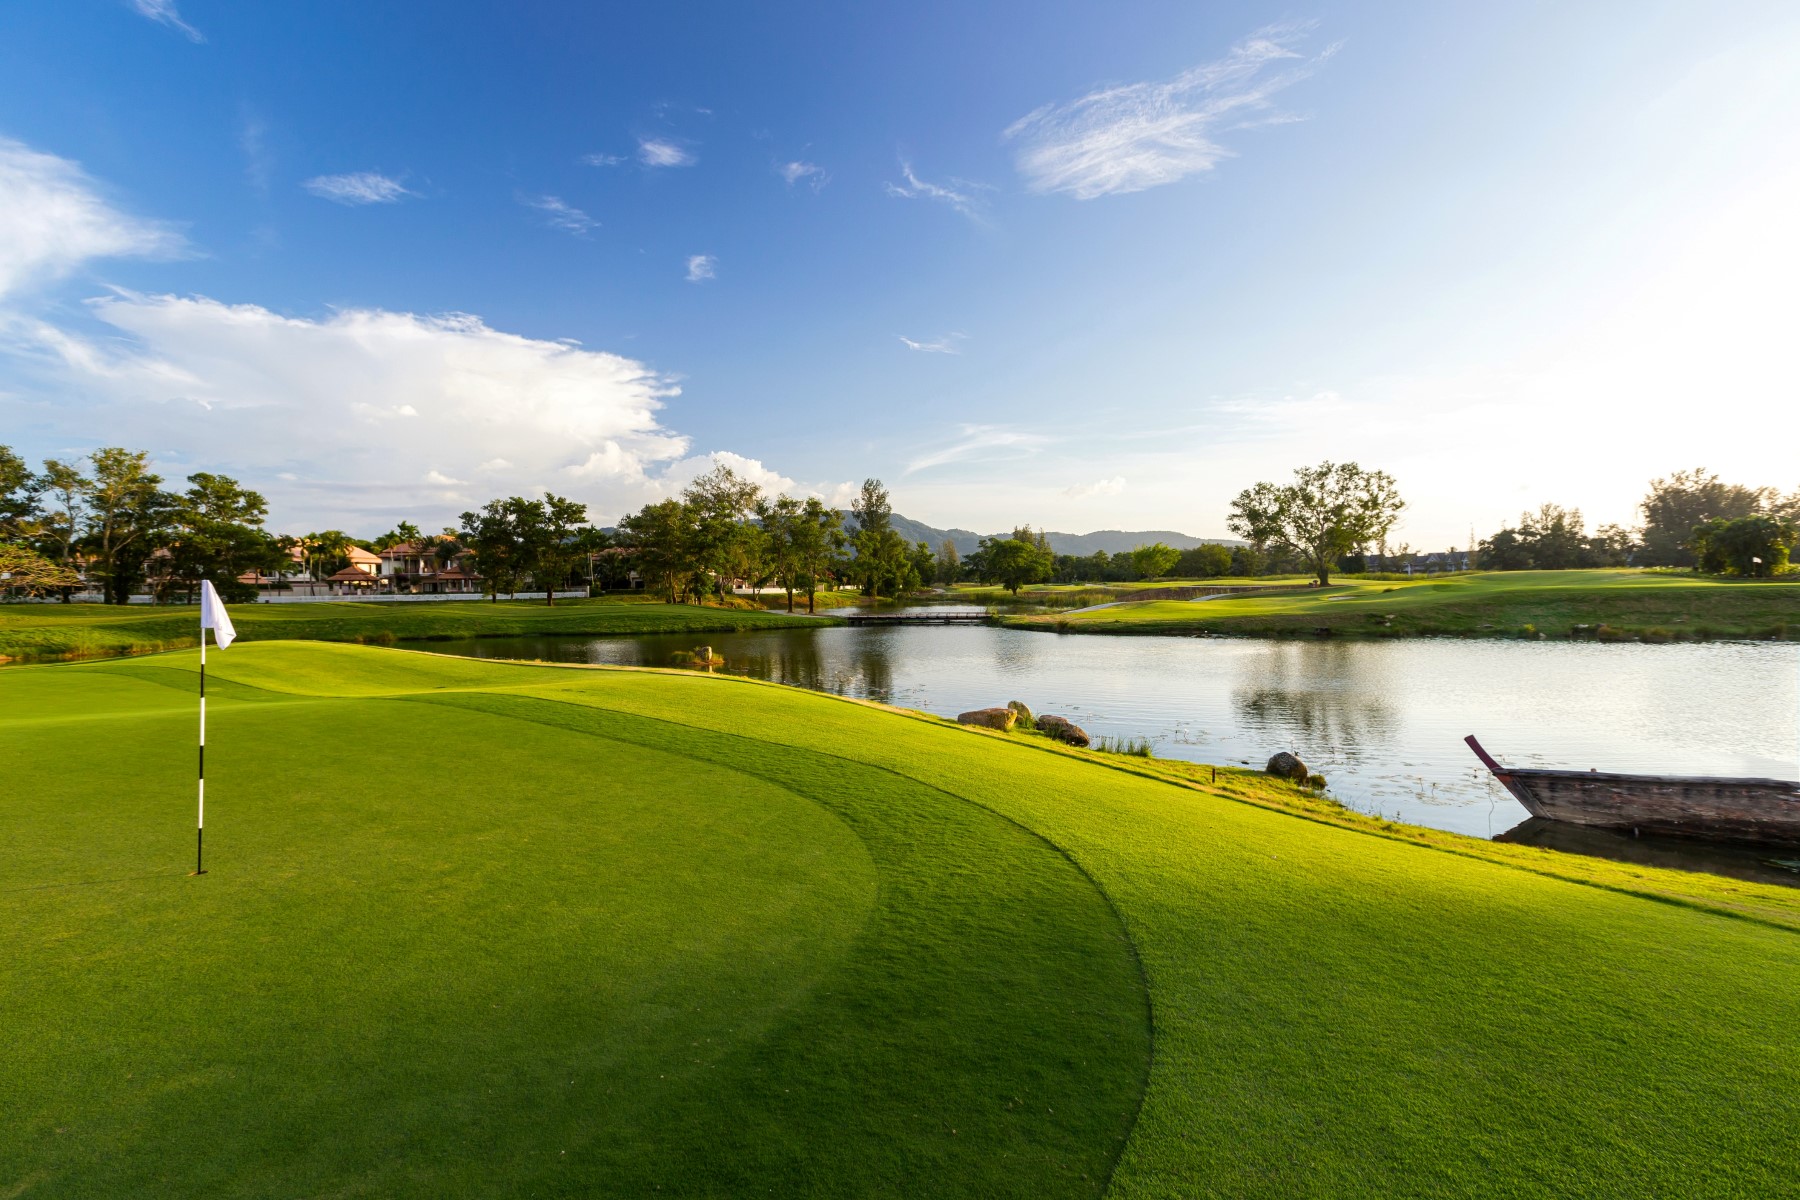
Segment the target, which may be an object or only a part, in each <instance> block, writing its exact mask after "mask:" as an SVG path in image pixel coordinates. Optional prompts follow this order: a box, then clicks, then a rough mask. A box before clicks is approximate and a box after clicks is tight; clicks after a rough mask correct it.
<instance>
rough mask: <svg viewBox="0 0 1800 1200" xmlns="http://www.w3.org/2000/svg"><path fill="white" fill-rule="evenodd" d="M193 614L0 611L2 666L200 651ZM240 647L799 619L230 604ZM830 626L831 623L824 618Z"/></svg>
mask: <svg viewBox="0 0 1800 1200" xmlns="http://www.w3.org/2000/svg"><path fill="white" fill-rule="evenodd" d="M198 613H199V609H198V608H195V607H193V606H191V605H180V606H166V607H165V606H160V605H157V606H152V605H135V604H134V605H117V606H112V605H104V604H8V605H0V661H5V660H6V659H18V660H21V661H26V662H30V661H42V660H49V659H65V658H94V657H100V656H105V655H114V654H142V653H145V652H148V651H154V650H171V649H179V648H182V647H186V646H197V645H199V625H200V619H199V616H198ZM231 619H232V622H233V624H234V625H235V626H236V627H237V632H238V636H239V637H241V638H243V639H244V640H246V641H268V640H294V639H298V640H303V641H325V642H372V643H376V644H383V645H385V644H391V643H393V642H395V641H406V640H411V639H429V640H433V641H441V640H446V639H451V638H469V637H520V636H532V635H536V634H578V635H595V636H598V635H603V634H631V633H727V632H731V631H735V630H742V629H766V628H771V627H780V626H785V625H789V624H792V623H794V622H797V621H800V620H804V619H805V618H800V617H789V616H787V615H786V614H784V613H767V612H763V611H761V610H760V609H754V608H748V607H744V608H713V607H701V606H699V605H689V604H659V603H656V602H655V601H652V600H647V599H644V598H640V597H636V596H632V597H611V596H609V597H602V598H599V599H594V600H562V601H558V602H557V603H556V604H554V605H547V604H545V603H544V602H543V599H542V597H540V598H538V599H537V600H536V601H531V600H523V599H521V600H502V601H500V602H499V603H490V602H488V601H486V600H480V601H476V600H467V601H440V602H430V601H427V602H406V601H397V602H389V603H379V602H372V601H353V602H345V603H342V604H332V603H318V604H243V605H233V606H232V607H231ZM826 620H827V621H828V622H829V618H826Z"/></svg>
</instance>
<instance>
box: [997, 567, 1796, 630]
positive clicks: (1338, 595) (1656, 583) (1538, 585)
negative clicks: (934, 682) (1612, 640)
mask: <svg viewBox="0 0 1800 1200" xmlns="http://www.w3.org/2000/svg"><path fill="white" fill-rule="evenodd" d="M1007 623H1008V624H1011V625H1018V626H1021V627H1030V628H1051V629H1056V630H1059V631H1061V632H1066V633H1149V634H1156V633H1164V634H1167V633H1176V634H1179V633H1198V632H1202V631H1204V632H1209V633H1223V634H1237V635H1253V636H1266V635H1271V634H1273V635H1281V634H1311V633H1314V632H1316V631H1317V630H1321V629H1328V630H1330V631H1331V632H1332V633H1334V634H1339V635H1350V636H1367V637H1416V636H1419V635H1422V634H1426V635H1430V634H1455V635H1462V636H1488V637H1518V636H1535V635H1536V634H1538V633H1543V634H1545V635H1546V636H1549V637H1569V636H1571V634H1572V632H1573V631H1574V629H1575V627H1576V626H1578V625H1579V626H1586V627H1588V630H1587V631H1586V632H1585V633H1584V634H1583V635H1582V636H1596V634H1595V633H1594V630H1595V628H1596V627H1598V626H1601V625H1604V626H1606V627H1607V628H1606V629H1605V630H1604V631H1600V632H1599V634H1598V636H1601V637H1633V638H1636V637H1649V638H1651V639H1653V640H1658V641H1670V640H1675V639H1680V638H1699V639H1705V638H1721V637H1775V638H1792V637H1800V579H1792V578H1790V579H1784V580H1779V581H1776V580H1753V579H1717V578H1707V577H1703V576H1695V575H1688V574H1676V573H1671V572H1657V571H1628V570H1616V571H1612V570H1609V571H1488V572H1478V573H1473V574H1468V575H1448V576H1444V577H1442V578H1438V579H1426V578H1420V579H1419V580H1418V581H1416V582H1413V581H1388V582H1377V581H1364V580H1359V579H1340V580H1337V581H1335V582H1334V583H1333V585H1332V586H1331V587H1328V588H1319V589H1313V590H1309V591H1304V592H1297V593H1296V592H1288V593H1278V594H1274V595H1267V596H1247V597H1244V598H1243V599H1221V600H1203V601H1199V602H1194V601H1184V600H1151V601H1143V602H1138V603H1128V604H1119V605H1113V606H1110V607H1106V608H1099V609H1093V610H1090V611H1087V612H1080V613H1072V614H1070V613H1052V614H1048V615H1032V616H1021V617H1013V618H1010V619H1009V620H1008V622H1007Z"/></svg>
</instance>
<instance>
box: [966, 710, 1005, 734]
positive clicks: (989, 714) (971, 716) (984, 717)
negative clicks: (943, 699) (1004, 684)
mask: <svg viewBox="0 0 1800 1200" xmlns="http://www.w3.org/2000/svg"><path fill="white" fill-rule="evenodd" d="M1018 719H1019V714H1018V713H1016V712H1014V711H1013V710H1012V709H1010V708H977V709H975V710H973V711H972V712H966V713H958V714H956V723H957V724H958V725H978V726H980V727H981V728H983V729H998V730H999V731H1000V732H1001V733H1010V732H1011V731H1012V727H1013V722H1014V721H1017V720H1018Z"/></svg>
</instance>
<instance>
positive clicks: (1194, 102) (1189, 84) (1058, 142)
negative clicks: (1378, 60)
mask: <svg viewBox="0 0 1800 1200" xmlns="http://www.w3.org/2000/svg"><path fill="white" fill-rule="evenodd" d="M1315 24H1316V23H1315V22H1312V21H1297V22H1290V23H1286V24H1281V25H1270V26H1268V27H1266V28H1264V29H1259V30H1258V31H1257V32H1255V33H1253V34H1251V35H1250V36H1249V37H1248V38H1246V39H1244V40H1243V41H1242V42H1239V43H1238V44H1237V45H1236V46H1234V47H1232V49H1231V53H1230V54H1227V55H1226V56H1225V57H1224V58H1221V59H1218V60H1216V61H1213V62H1209V63H1202V64H1201V65H1199V66H1197V67H1194V68H1192V69H1191V70H1187V71H1184V72H1182V73H1181V74H1180V75H1177V76H1176V77H1175V78H1174V79H1171V80H1168V81H1166V82H1159V83H1131V84H1124V85H1121V86H1118V87H1109V88H1103V89H1101V90H1099V91H1095V92H1090V93H1088V94H1087V95H1085V96H1083V97H1081V98H1080V99H1079V100H1074V101H1071V102H1070V103H1067V104H1047V105H1045V106H1044V107H1042V108H1040V109H1038V110H1037V111H1035V112H1032V113H1029V114H1027V115H1026V116H1024V117H1021V118H1020V119H1019V120H1017V121H1015V122H1013V124H1012V125H1011V126H1010V127H1009V128H1008V129H1007V130H1006V131H1005V134H1004V135H1003V136H1004V137H1006V138H1008V139H1012V140H1016V141H1017V142H1018V143H1019V150H1018V156H1017V159H1016V163H1017V166H1018V169H1019V173H1020V174H1021V175H1023V176H1024V177H1025V180H1026V182H1027V184H1028V185H1029V186H1030V188H1031V190H1032V191H1035V192H1062V193H1065V194H1067V195H1071V196H1074V197H1075V198H1076V199H1078V200H1092V199H1094V198H1095V197H1097V196H1108V195H1116V194H1121V193H1125V192H1141V191H1143V190H1144V189H1146V188H1153V187H1158V186H1160V185H1162V184H1165V183H1174V182H1175V181H1176V180H1179V179H1183V178H1185V177H1187V176H1189V175H1192V174H1194V173H1196V172H1200V171H1210V170H1212V169H1213V167H1214V166H1216V165H1217V164H1218V162H1219V160H1220V159H1222V158H1227V157H1230V155H1231V153H1232V152H1231V151H1230V150H1228V149H1226V148H1225V147H1224V146H1223V145H1221V144H1220V143H1219V142H1218V140H1217V136H1218V135H1219V134H1221V133H1224V132H1227V131H1230V130H1236V129H1248V128H1252V127H1255V126H1258V125H1271V124H1281V123H1283V122H1285V121H1291V120H1298V119H1299V118H1298V117H1295V116H1292V115H1290V114H1286V113H1281V112H1279V111H1277V110H1276V109H1275V108H1274V101H1273V97H1274V96H1275V94H1276V93H1277V92H1280V91H1281V90H1283V89H1284V88H1287V87H1291V86H1292V85H1294V84H1295V83H1298V82H1299V81H1300V80H1302V79H1305V78H1306V77H1307V76H1308V75H1310V74H1311V73H1312V71H1313V68H1314V67H1315V66H1317V65H1318V64H1319V63H1321V62H1323V61H1324V60H1325V59H1327V58H1329V57H1331V55H1332V54H1334V53H1335V52H1336V51H1337V49H1338V47H1337V45H1335V44H1334V45H1331V46H1328V47H1326V48H1325V49H1324V50H1323V51H1321V52H1320V53H1318V54H1316V55H1313V56H1311V57H1310V58H1309V57H1307V56H1306V55H1304V54H1302V53H1301V52H1300V51H1299V50H1298V49H1296V48H1295V47H1296V46H1297V45H1298V44H1299V43H1300V42H1301V41H1303V40H1304V39H1305V37H1306V36H1307V35H1308V34H1309V33H1311V32H1312V30H1313V28H1314V25H1315Z"/></svg>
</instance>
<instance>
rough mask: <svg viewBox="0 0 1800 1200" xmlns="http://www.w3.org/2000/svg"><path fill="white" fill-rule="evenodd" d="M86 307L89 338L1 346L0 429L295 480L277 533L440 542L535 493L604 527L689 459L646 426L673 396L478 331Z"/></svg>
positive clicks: (598, 358)
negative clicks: (102, 332) (335, 528)
mask: <svg viewBox="0 0 1800 1200" xmlns="http://www.w3.org/2000/svg"><path fill="white" fill-rule="evenodd" d="M90 307H91V309H92V312H93V315H94V317H95V318H97V319H98V320H99V321H100V322H101V323H103V325H104V326H105V327H106V336H105V337H103V338H91V339H90V338H85V337H80V336H76V335H74V334H71V333H68V332H66V331H62V330H58V329H55V328H53V327H50V326H46V325H42V324H36V325H34V324H31V323H28V322H19V321H15V322H13V323H11V324H10V325H8V326H6V327H4V329H0V354H3V355H7V356H9V357H10V359H11V362H12V364H13V365H14V368H15V369H12V370H9V371H8V372H7V376H8V382H9V391H10V392H11V393H12V394H11V396H10V397H0V414H4V415H0V423H3V424H8V425H10V424H12V423H13V422H14V421H15V420H16V419H18V418H19V417H20V415H21V414H23V413H26V412H29V413H30V414H31V417H32V420H33V423H34V425H35V426H36V427H37V428H38V429H39V430H40V431H41V436H43V437H44V438H45V439H46V440H49V441H50V444H56V445H83V444H89V443H92V442H94V441H97V440H99V439H100V438H101V437H104V439H105V440H106V441H108V442H117V443H119V444H122V445H139V446H156V447H179V448H180V452H181V462H182V463H188V462H192V463H197V464H204V465H205V467H206V468H207V469H209V470H219V471H224V472H227V473H230V474H234V475H237V476H238V477H240V478H243V479H245V480H246V481H251V482H263V483H268V481H271V480H277V481H279V480H280V476H281V474H282V473H284V472H285V473H288V474H294V475H297V476H298V477H299V480H300V481H301V482H296V483H294V484H291V485H283V484H280V483H277V484H275V485H271V486H269V487H267V489H266V490H267V491H268V493H269V495H270V497H271V500H272V501H274V506H275V510H276V511H275V520H276V522H277V523H278V524H289V523H291V524H293V525H296V526H298V525H308V524H315V523H329V524H335V525H339V526H341V527H343V528H351V529H355V528H367V527H371V526H373V525H377V524H379V523H380V522H381V521H384V520H388V519H390V518H392V519H398V518H399V517H401V516H407V515H409V514H411V519H414V520H427V519H428V520H430V521H432V522H433V523H441V522H442V521H444V520H448V519H452V518H454V517H455V515H456V513H457V512H459V511H461V509H460V508H459V507H458V505H474V504H479V503H481V502H483V501H485V500H487V499H489V498H491V497H492V496H494V495H505V494H511V493H518V494H533V493H534V492H535V490H536V489H538V488H543V487H548V488H549V489H550V490H553V491H559V492H566V493H568V494H571V495H574V496H575V497H576V498H578V499H581V500H584V501H587V502H589V503H591V504H594V505H596V506H598V507H599V508H600V509H603V510H605V511H608V512H615V513H616V511H618V510H619V508H620V507H621V506H623V507H636V506H637V505H638V504H641V503H643V502H644V501H645V500H646V499H648V498H652V497H654V496H657V495H659V494H661V492H662V490H663V489H662V485H661V484H660V483H659V482H658V474H659V468H660V467H662V466H663V465H665V464H669V463H673V462H675V461H676V460H679V459H681V458H682V457H683V456H684V455H685V454H686V453H687V450H688V440H687V439H686V438H685V437H682V436H681V435H679V434H677V433H674V432H671V431H670V430H667V429H665V428H663V427H662V426H661V424H660V423H659V419H658V416H659V412H660V410H661V408H662V405H663V403H664V402H665V400H667V399H668V398H669V397H671V396H674V395H676V394H677V392H678V389H677V388H676V387H675V386H674V385H673V384H672V383H671V382H670V381H669V379H668V378H667V377H666V376H663V375H661V374H659V373H657V372H656V371H653V370H652V369H651V368H649V367H648V366H646V365H644V364H643V363H641V362H637V361H634V360H632V359H628V358H624V357H621V356H619V355H615V354H607V353H601V352H597V351H591V350H582V349H579V348H576V347H571V346H567V345H564V344H562V343H560V342H554V341H547V340H540V339H536V338H528V337H521V336H518V335H515V334H509V333H503V332H501V331H499V330H496V329H492V328H489V327H488V326H487V325H486V324H484V323H483V322H482V321H481V320H480V319H479V318H477V317H473V316H467V315H459V314H451V315H446V316H418V315H415V314H412V313H398V312H387V311H383V310H379V309H352V310H345V311H340V312H336V313H333V314H331V315H329V316H327V317H323V318H319V319H309V318H301V317H289V316H283V315H281V314H278V313H275V312H271V311H270V310H269V309H266V308H262V307H260V306H257V305H253V304H240V305H228V304H223V303H220V302H218V301H216V300H210V299H206V298H204V297H176V296H145V295H138V294H135V293H130V292H119V293H115V294H114V295H112V296H109V297H105V298H102V299H99V300H95V301H93V302H91V306H90ZM52 439H53V440H52ZM188 469H193V468H188V467H183V468H182V470H181V471H178V472H176V473H177V474H179V473H184V472H185V470H188ZM165 473H167V472H165ZM470 479H479V481H480V482H479V483H478V484H463V483H460V482H458V481H461V480H470ZM446 488H451V489H456V490H455V498H454V499H450V498H446V497H447V495H448V493H446V492H445V490H444V489H446Z"/></svg>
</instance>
